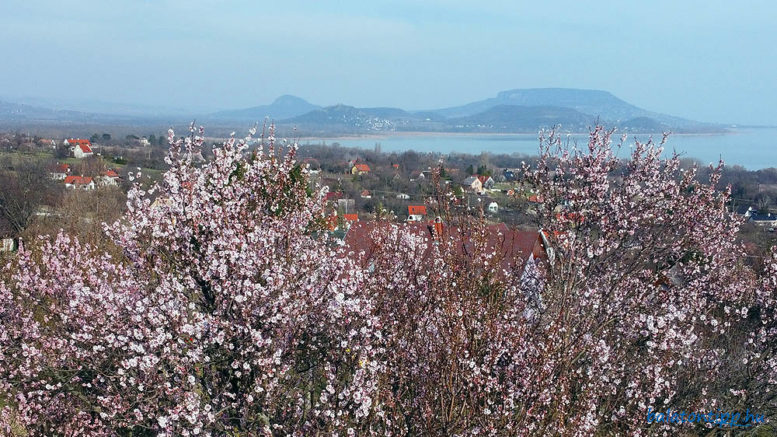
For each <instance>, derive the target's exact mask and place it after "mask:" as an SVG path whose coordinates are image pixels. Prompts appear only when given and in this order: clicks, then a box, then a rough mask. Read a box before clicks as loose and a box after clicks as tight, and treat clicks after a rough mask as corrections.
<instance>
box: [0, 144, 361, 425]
mask: <svg viewBox="0 0 777 437" xmlns="http://www.w3.org/2000/svg"><path fill="white" fill-rule="evenodd" d="M202 141H203V137H202V133H201V131H200V132H194V131H193V132H192V135H190V136H189V137H188V138H186V139H185V140H176V139H175V138H174V137H173V133H172V131H171V132H170V142H171V152H170V155H169V157H168V163H169V164H170V166H171V168H170V170H169V171H168V172H167V173H165V175H164V180H163V182H162V183H161V184H159V185H157V186H156V187H154V188H152V189H150V190H149V191H148V192H146V191H144V190H142V189H141V187H140V186H139V185H136V186H135V187H134V188H133V189H132V190H131V191H130V193H129V200H128V209H129V211H128V213H127V215H126V217H124V219H123V220H121V221H119V222H117V223H115V224H113V225H111V226H107V227H106V232H107V233H108V234H109V235H111V236H112V237H113V238H114V240H115V242H116V244H118V245H119V246H120V247H122V248H123V249H124V258H123V259H111V258H110V257H108V256H106V255H104V254H102V253H98V252H96V251H95V250H93V249H91V248H90V247H82V246H80V245H79V244H78V242H76V241H74V240H71V239H69V238H68V237H66V236H64V235H59V236H58V237H57V238H56V239H54V240H53V241H50V242H47V243H45V244H44V246H43V247H42V249H41V250H40V253H39V254H36V253H32V252H28V251H24V252H22V253H21V254H20V257H19V259H18V262H17V264H16V265H15V273H14V275H13V277H12V278H11V280H10V281H9V282H8V283H7V284H5V283H4V284H0V311H1V312H0V351H2V352H0V402H2V404H0V405H4V408H3V416H2V419H1V420H2V421H3V422H0V423H4V424H5V432H10V430H11V429H12V427H13V426H15V427H21V428H22V429H24V430H26V431H27V432H29V433H32V434H34V435H116V434H127V435H129V434H131V435H146V434H148V435H199V434H202V435H206V434H208V435H211V434H212V435H247V434H250V435H256V434H270V433H281V434H287V433H293V432H302V433H306V434H307V433H315V432H319V431H327V430H332V429H347V428H349V427H350V426H352V425H356V424H357V423H358V422H359V420H360V419H361V418H363V417H364V416H366V415H368V414H369V413H371V412H372V411H373V410H374V408H373V406H372V405H371V400H370V399H371V395H372V391H373V384H372V380H373V378H372V376H371V370H370V369H371V368H370V367H368V366H360V365H359V362H362V363H363V362H365V361H373V360H372V359H371V355H372V354H373V353H374V352H376V351H374V350H372V349H370V347H369V344H370V335H371V332H372V331H371V329H369V324H370V323H371V318H370V309H371V307H370V303H369V301H365V300H364V299H361V298H360V297H359V296H358V295H357V294H356V291H357V284H358V282H359V278H358V276H357V275H355V274H353V273H357V272H355V271H353V269H350V268H349V264H348V261H347V260H346V259H345V258H342V257H336V256H334V253H333V251H332V250H331V249H329V248H328V246H327V244H326V239H325V238H324V237H320V238H318V239H317V238H314V233H313V232H314V231H315V226H316V223H317V221H319V220H320V217H321V211H320V209H321V208H320V205H321V204H322V202H321V199H320V197H319V193H313V192H310V191H309V190H308V187H307V184H306V180H305V177H304V172H303V170H302V169H301V168H300V167H299V166H296V165H295V163H294V148H292V149H291V151H290V152H289V153H288V154H287V155H286V156H279V155H278V154H277V153H276V151H275V150H274V138H273V136H272V131H270V136H269V138H268V139H267V143H268V147H269V149H268V150H264V149H263V148H262V147H260V148H258V150H255V151H249V150H248V145H247V143H248V142H250V141H251V138H247V141H246V140H241V141H236V140H235V139H230V140H229V141H227V143H226V144H224V146H223V147H221V148H218V149H216V150H215V151H214V154H215V158H214V159H213V161H212V162H210V163H207V164H205V165H203V166H202V167H197V166H195V165H193V163H192V160H191V156H192V155H193V154H196V153H197V152H198V148H199V147H200V146H201V144H202ZM152 196H156V198H155V200H153V201H152V198H153V197H152Z"/></svg>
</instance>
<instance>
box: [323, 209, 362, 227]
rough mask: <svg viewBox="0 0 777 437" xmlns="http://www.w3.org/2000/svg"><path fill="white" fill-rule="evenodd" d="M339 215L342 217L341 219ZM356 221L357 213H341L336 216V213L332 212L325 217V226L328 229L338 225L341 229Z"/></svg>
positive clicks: (357, 219) (357, 218)
mask: <svg viewBox="0 0 777 437" xmlns="http://www.w3.org/2000/svg"><path fill="white" fill-rule="evenodd" d="M340 217H342V220H341V219H340ZM358 221H359V215H358V214H343V215H342V216H338V215H337V213H333V214H332V215H330V216H327V218H326V222H327V227H328V228H329V230H330V231H334V230H337V228H338V227H342V229H344V230H348V229H350V227H351V226H352V225H353V224H354V223H357V222H358Z"/></svg>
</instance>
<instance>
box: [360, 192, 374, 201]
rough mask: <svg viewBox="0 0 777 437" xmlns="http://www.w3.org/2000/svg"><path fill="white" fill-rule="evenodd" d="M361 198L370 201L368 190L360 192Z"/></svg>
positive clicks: (370, 196)
mask: <svg viewBox="0 0 777 437" xmlns="http://www.w3.org/2000/svg"><path fill="white" fill-rule="evenodd" d="M361 198H362V199H372V194H370V190H362V192H361Z"/></svg>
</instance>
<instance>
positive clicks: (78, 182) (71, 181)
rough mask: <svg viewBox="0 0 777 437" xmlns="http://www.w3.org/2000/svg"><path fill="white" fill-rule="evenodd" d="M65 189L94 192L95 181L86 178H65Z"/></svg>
mask: <svg viewBox="0 0 777 437" xmlns="http://www.w3.org/2000/svg"><path fill="white" fill-rule="evenodd" d="M65 188H72V189H82V190H94V180H93V179H92V178H90V177H85V176H68V177H66V178H65Z"/></svg>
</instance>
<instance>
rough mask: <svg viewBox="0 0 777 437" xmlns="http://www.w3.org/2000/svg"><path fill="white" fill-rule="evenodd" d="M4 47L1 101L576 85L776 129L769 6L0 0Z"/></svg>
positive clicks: (447, 102)
mask: <svg viewBox="0 0 777 437" xmlns="http://www.w3.org/2000/svg"><path fill="white" fill-rule="evenodd" d="M0 53H1V54H2V57H3V61H4V62H3V66H2V67H0V96H34V97H46V98H54V99H93V100H102V101H109V102H126V103H143V104H153V105H164V106H170V107H187V108H192V109H193V110H197V111H202V110H215V109H223V108H239V107H246V106H254V105H258V104H264V103H269V102H270V101H272V100H273V99H274V98H275V97H277V96H279V95H281V94H294V95H297V96H300V97H303V98H305V99H307V100H309V101H311V102H313V103H317V104H322V105H330V104H335V103H346V104H351V105H356V106H400V107H403V108H406V109H426V108H435V107H442V106H452V105H458V104H462V103H467V102H469V101H473V100H479V99H482V98H486V97H490V96H493V95H495V94H496V93H497V92H499V91H502V90H506V89H512V88H533V87H573V88H591V89H603V90H608V91H610V92H612V93H613V94H615V95H616V96H618V97H620V98H622V99H624V100H626V101H629V102H630V103H633V104H636V105H637V106H641V107H643V108H646V109H650V110H655V111H660V112H666V113H670V114H675V115H679V116H683V117H688V118H693V119H699V120H704V121H720V122H736V123H769V124H777V109H775V108H776V107H777V86H775V77H777V3H775V2H773V1H746V2H733V1H730V0H727V1H681V0H672V1H663V0H659V1H656V0H654V1H650V2H623V1H618V2H615V1H612V2H579V1H545V2H537V1H533V2H518V1H484V0H481V1H477V2H475V1H472V0H468V1H463V0H462V1H459V0H451V1H442V0H423V1H421V0H400V1H391V2H384V1H377V0H339V1H323V0H319V1H298V0H284V1H279V2H262V1H258V2H257V1H226V0H225V1H215V0H212V1H196V0H190V1H179V0H145V1H144V0H131V1H129V0H124V1H123V0H111V1H106V0H79V1H65V0H45V1H44V0H23V1H17V0H2V1H0Z"/></svg>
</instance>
